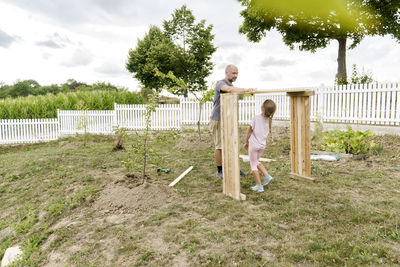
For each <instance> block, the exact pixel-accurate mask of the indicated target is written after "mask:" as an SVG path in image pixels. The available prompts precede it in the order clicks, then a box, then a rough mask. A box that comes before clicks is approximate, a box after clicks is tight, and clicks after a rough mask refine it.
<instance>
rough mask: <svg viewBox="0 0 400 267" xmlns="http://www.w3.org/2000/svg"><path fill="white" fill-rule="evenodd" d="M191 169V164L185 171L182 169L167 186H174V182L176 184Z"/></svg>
mask: <svg viewBox="0 0 400 267" xmlns="http://www.w3.org/2000/svg"><path fill="white" fill-rule="evenodd" d="M192 169H193V166H190V167H189V168H188V169H187V170H186V171H184V172H183V173H182V174H181V175H179V177H178V178H176V179H175V180H174V181H172V183H170V184H169V186H171V187H172V186H174V185H175V184H177V183H178V182H179V181H180V180H181V179H182V178H183V177H184V176H185V175H186V174H188V172H190V171H191V170H192Z"/></svg>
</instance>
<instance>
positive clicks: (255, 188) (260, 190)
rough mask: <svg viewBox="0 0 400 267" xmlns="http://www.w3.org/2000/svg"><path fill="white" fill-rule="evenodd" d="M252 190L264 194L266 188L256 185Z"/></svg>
mask: <svg viewBox="0 0 400 267" xmlns="http://www.w3.org/2000/svg"><path fill="white" fill-rule="evenodd" d="M251 190H253V191H255V192H258V193H262V192H264V186H262V185H260V186H258V185H255V186H252V187H251Z"/></svg>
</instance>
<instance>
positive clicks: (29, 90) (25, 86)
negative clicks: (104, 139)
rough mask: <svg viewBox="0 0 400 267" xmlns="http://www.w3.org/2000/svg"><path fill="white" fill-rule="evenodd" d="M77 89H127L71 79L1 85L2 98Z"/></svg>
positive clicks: (28, 81) (26, 81)
mask: <svg viewBox="0 0 400 267" xmlns="http://www.w3.org/2000/svg"><path fill="white" fill-rule="evenodd" d="M77 91H126V89H125V88H121V87H117V86H114V85H112V84H110V83H104V82H96V83H94V84H92V85H90V84H86V83H83V82H77V81H76V80H74V79H69V80H67V81H66V82H65V83H63V84H61V85H58V84H51V85H43V86H42V85H40V84H39V83H38V82H37V81H35V80H22V81H20V80H18V81H16V82H15V83H14V84H13V85H6V84H2V85H0V98H7V97H11V98H17V97H20V96H29V95H33V96H39V95H46V94H58V93H68V92H77Z"/></svg>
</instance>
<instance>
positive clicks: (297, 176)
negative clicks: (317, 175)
mask: <svg viewBox="0 0 400 267" xmlns="http://www.w3.org/2000/svg"><path fill="white" fill-rule="evenodd" d="M289 175H290V176H291V177H292V178H299V179H304V180H308V181H313V182H315V179H314V178H312V177H308V176H303V175H299V174H296V173H292V172H291V173H289Z"/></svg>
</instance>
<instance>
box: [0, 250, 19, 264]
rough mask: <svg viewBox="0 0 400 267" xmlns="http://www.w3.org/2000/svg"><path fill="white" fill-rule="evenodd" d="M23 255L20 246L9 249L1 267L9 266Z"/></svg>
mask: <svg viewBox="0 0 400 267" xmlns="http://www.w3.org/2000/svg"><path fill="white" fill-rule="evenodd" d="M21 255H22V250H21V249H20V248H19V246H15V247H10V248H7V249H6V252H5V253H4V256H3V259H2V260H1V267H4V266H7V265H9V264H11V263H12V262H13V261H15V260H18V259H19V258H20V256H21Z"/></svg>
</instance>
